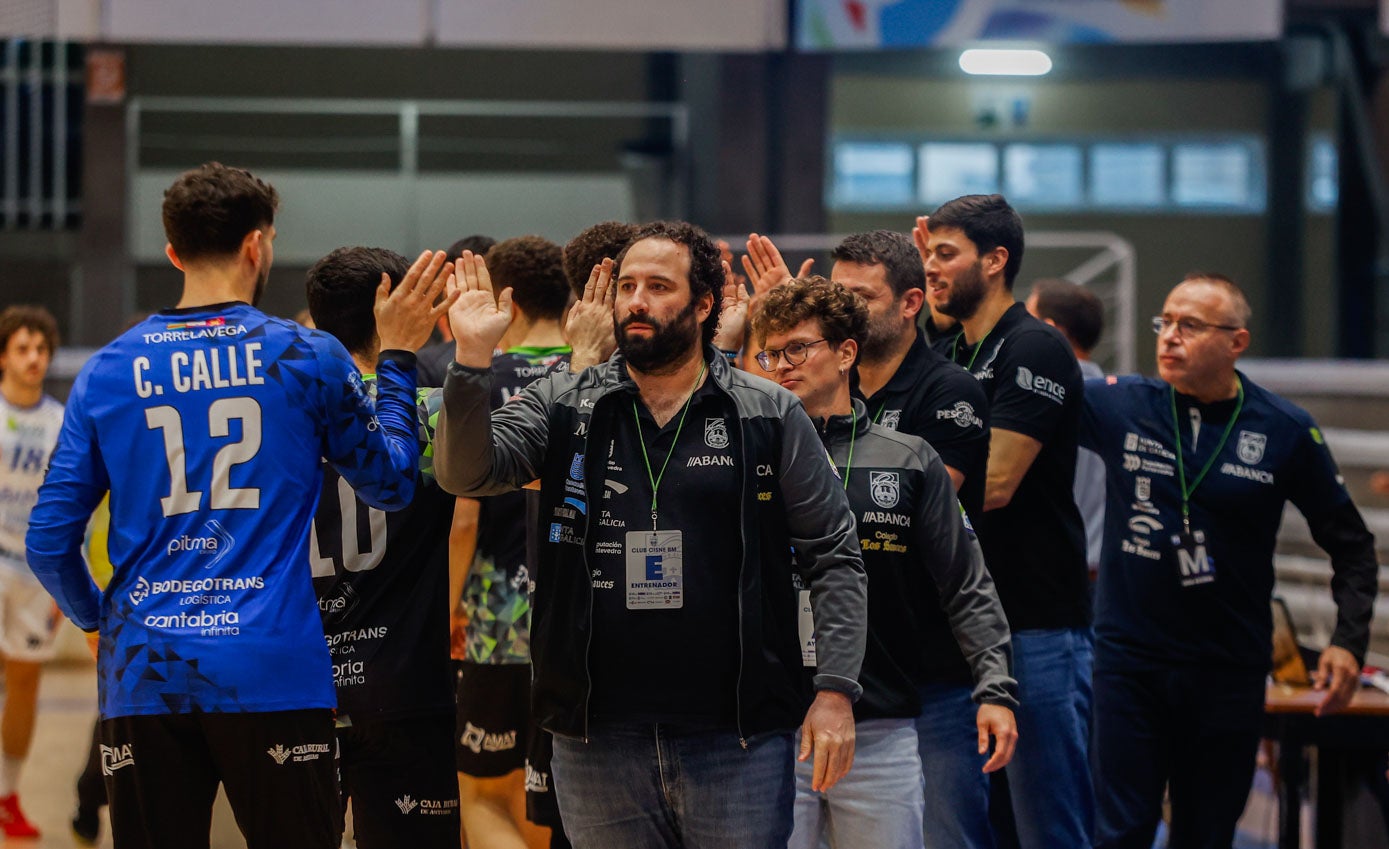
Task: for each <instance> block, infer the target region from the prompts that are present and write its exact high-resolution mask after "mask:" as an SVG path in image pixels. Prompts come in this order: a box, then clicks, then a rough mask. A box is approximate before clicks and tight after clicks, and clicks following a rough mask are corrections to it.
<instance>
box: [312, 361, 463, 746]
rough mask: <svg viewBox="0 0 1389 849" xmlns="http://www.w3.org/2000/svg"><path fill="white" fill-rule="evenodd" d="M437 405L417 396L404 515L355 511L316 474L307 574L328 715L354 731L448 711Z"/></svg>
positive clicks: (338, 487)
mask: <svg viewBox="0 0 1389 849" xmlns="http://www.w3.org/2000/svg"><path fill="white" fill-rule="evenodd" d="M366 380H367V385H368V386H371V385H372V384H373V383H374V379H373V378H371V377H367V378H366ZM441 403H442V400H441V390H438V389H432V390H431V389H421V390H419V406H418V408H417V412H418V417H419V421H418V426H419V445H420V475H419V480H418V481H417V483H416V486H415V497H414V500H412V501H411V502H410V504H409V505H408V506H406V507H405V508H403V509H401V510H397V511H395V512H392V513H387V512H384V511H382V510H379V509H377V508H375V507H372V506H370V505H369V504H364V503H362V501H361V499H359V498H357V497H356V494H355V493H354V492H353V491H352V487H351V486H350V485H349V484H348V482H347V480H346V479H345V478H343V477H342V476H341V475H339V474H338V473H337V472H336V471H334V470H333V469H332V468H331V467H328V468H325V469H324V470H323V495H322V497H321V498H320V499H319V502H318V513H317V514H316V515H315V516H314V523H313V533H312V535H310V537H309V569H310V571H311V572H312V573H313V584H314V592H316V593H317V594H318V608H319V611H320V613H322V615H323V635H324V637H325V638H326V639H327V642H328V651H329V652H331V653H332V656H333V681H334V683H335V684H336V685H337V688H338V715H339V718H341V717H342V716H344V715H345V716H347V717H348V718H350V719H351V720H352V722H353V724H354V725H355V724H360V723H361V722H362V721H364V720H370V719H385V718H391V719H397V718H401V717H404V716H411V715H422V714H429V713H438V712H439V711H451V710H452V709H453V705H454V682H453V674H452V669H451V667H450V665H449V611H448V584H449V529H450V526H451V525H452V522H453V505H454V503H455V501H456V499H455V498H454V497H453V496H452V495H449V494H448V493H446V492H444V491H443V490H442V489H440V488H439V485H438V484H437V483H435V481H434V452H433V445H434V424H435V422H436V421H437V420H438V417H439V407H440V405H441ZM325 465H326V464H325Z"/></svg>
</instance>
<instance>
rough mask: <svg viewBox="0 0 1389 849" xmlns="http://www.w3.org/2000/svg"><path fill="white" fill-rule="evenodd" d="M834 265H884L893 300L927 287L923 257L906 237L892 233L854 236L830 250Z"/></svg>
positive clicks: (882, 232) (884, 232)
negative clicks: (909, 291) (850, 263)
mask: <svg viewBox="0 0 1389 849" xmlns="http://www.w3.org/2000/svg"><path fill="white" fill-rule="evenodd" d="M830 259H832V260H834V261H835V262H852V263H856V264H858V265H881V266H882V267H883V269H884V270H885V271H886V272H887V284H888V285H889V286H891V287H892V295H893V297H894V298H899V299H900V298H901V297H902V296H903V295H905V294H906V293H907V290H908V289H925V288H926V270H925V269H924V268H922V266H921V254H920V253H918V252H917V250H916V245H915V244H913V243H912V240H911V239H910V238H909V237H907V236H906V235H905V234H902V233H898V232H896V231H893V230H872V231H870V232H867V233H855V234H854V235H852V236H849V237H847V238H845V239H844V241H842V242H840V243H839V244H838V245H837V246H836V247H835V249H834V250H832V251H830Z"/></svg>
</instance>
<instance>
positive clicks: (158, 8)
mask: <svg viewBox="0 0 1389 849" xmlns="http://www.w3.org/2000/svg"><path fill="white" fill-rule="evenodd" d="M102 2H104V4H105V8H106V26H105V30H106V32H105V36H106V38H107V40H110V41H129V42H149V41H178V42H193V43H208V44H226V43H248V44H422V43H423V42H424V39H425V36H426V33H427V31H428V23H427V22H428V13H427V5H426V4H427V2H428V0H102Z"/></svg>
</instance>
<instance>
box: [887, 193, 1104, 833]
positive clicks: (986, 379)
mask: <svg viewBox="0 0 1389 849" xmlns="http://www.w3.org/2000/svg"><path fill="white" fill-rule="evenodd" d="M914 235H915V237H916V244H917V246H918V249H919V250H920V251H921V255H922V258H923V260H924V262H925V266H926V269H925V270H926V286H927V288H928V290H930V296H931V298H932V300H933V302H934V303H935V304H936V308H937V309H938V310H939V311H940V312H942V313H944V314H945V315H947V316H950V317H952V318H955V319H958V320H959V322H960V326H961V328H962V330H961V332H960V334H958V335H957V336H955V337H954V339H953V342H952V344H951V349H950V355H951V359H953V360H954V361H955V362H956V363H958V364H960V365H962V366H964V367H965V368H966V369H968V370H969V371H970V372H971V373H973V374H974V377H975V378H976V379H977V380H978V381H979V385H980V386H981V387H982V388H983V390H984V394H985V396H987V398H988V401H989V460H988V467H987V472H986V476H985V481H984V510H983V512H982V513H981V514H980V515H979V516H978V517H973V516H972V517H971V519H973V521H974V523H975V526H976V527H977V528H978V529H979V544H980V545H981V546H983V548H984V559H985V561H986V562H987V563H988V566H989V572H990V573H991V574H992V575H993V579H994V583H995V584H996V585H997V586H998V594H999V597H1000V598H1001V599H1002V600H1003V609H1004V610H1005V611H1006V612H1007V613H1008V624H1009V625H1011V626H1012V629H1013V672H1014V675H1015V676H1016V677H1017V679H1018V694H1019V695H1018V701H1019V703H1020V706H1019V708H1018V740H1019V744H1018V751H1017V754H1016V755H1015V756H1014V757H1013V762H1012V763H1011V764H1009V765H1008V769H1007V779H1008V785H1009V789H1010V791H1011V794H1012V809H1013V814H1014V819H1015V821H1016V827H1017V836H1018V841H1019V843H1020V844H1021V845H1022V849H1044V847H1046V848H1047V849H1084V847H1087V846H1089V845H1090V827H1091V821H1092V818H1093V817H1092V814H1093V801H1092V796H1091V787H1090V770H1089V759H1088V744H1087V741H1088V738H1089V731H1090V663H1091V650H1092V649H1091V635H1090V589H1089V583H1090V582H1089V577H1088V575H1087V570H1086V566H1085V530H1084V525H1083V524H1082V521H1081V517H1080V512H1079V511H1078V510H1077V509H1076V505H1075V500H1074V499H1073V498H1072V495H1071V487H1072V485H1073V484H1074V481H1075V467H1076V430H1077V428H1078V427H1079V421H1080V407H1081V392H1082V391H1083V390H1082V382H1081V377H1080V369H1079V367H1078V366H1077V365H1076V358H1075V354H1073V353H1072V352H1071V346H1070V344H1069V343H1068V342H1067V341H1066V339H1065V337H1064V336H1062V335H1061V333H1060V332H1059V331H1058V330H1057V329H1056V328H1054V327H1051V326H1049V325H1047V324H1045V323H1043V322H1041V321H1038V320H1037V319H1035V318H1033V317H1032V316H1030V315H1028V313H1027V310H1026V309H1025V308H1024V306H1023V305H1022V304H1021V303H1019V302H1018V301H1017V300H1016V299H1015V298H1014V297H1013V281H1014V280H1015V279H1016V277H1017V274H1018V270H1019V269H1020V268H1021V266H1022V254H1023V228H1022V219H1021V218H1020V217H1019V216H1018V214H1017V213H1016V212H1015V211H1014V210H1013V208H1012V207H1011V206H1009V205H1008V202H1007V201H1006V200H1004V198H1003V196H1002V195H967V196H965V197H961V198H956V199H955V200H952V201H950V202H949V203H946V204H944V205H943V206H941V207H940V208H939V209H937V210H936V211H935V212H933V213H931V217H930V219H929V220H927V219H920V220H918V223H917V230H916V233H915V234H914Z"/></svg>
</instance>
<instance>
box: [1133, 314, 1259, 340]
mask: <svg viewBox="0 0 1389 849" xmlns="http://www.w3.org/2000/svg"><path fill="white" fill-rule="evenodd" d="M1174 324H1175V325H1177V335H1178V336H1182V337H1186V336H1200V335H1201V334H1202V333H1205V332H1206V331H1207V330H1243V329H1244V328H1243V327H1235V326H1234V325H1230V324H1211V323H1210V322H1206V321H1202V320H1201V319H1199V318H1168V317H1167V316H1165V315H1155V316H1153V332H1154V333H1156V334H1158V335H1159V336H1161V335H1162V331H1164V330H1166V329H1167V328H1169V327H1171V326H1172V325H1174Z"/></svg>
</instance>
